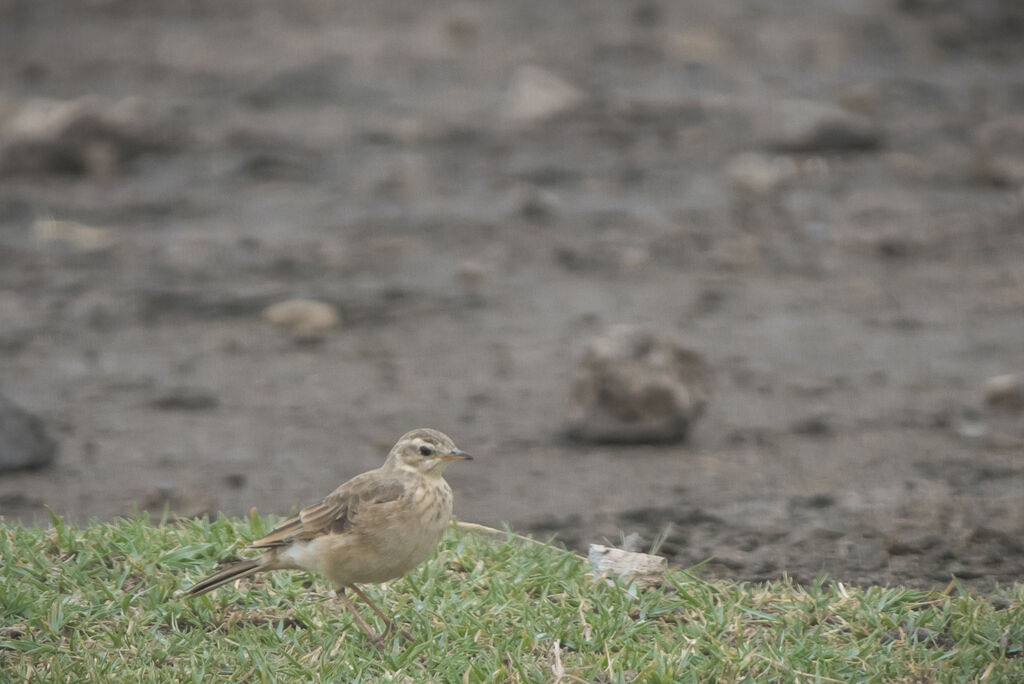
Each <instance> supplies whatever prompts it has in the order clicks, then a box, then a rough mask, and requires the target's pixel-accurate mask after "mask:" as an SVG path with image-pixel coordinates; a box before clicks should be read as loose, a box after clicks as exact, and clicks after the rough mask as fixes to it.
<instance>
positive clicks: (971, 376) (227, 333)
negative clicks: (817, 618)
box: [0, 0, 1024, 590]
mask: <svg viewBox="0 0 1024 684" xmlns="http://www.w3.org/2000/svg"><path fill="white" fill-rule="evenodd" d="M776 4H777V5H779V7H775V5H776ZM783 8H784V9H783ZM1022 57H1024V19H1022V17H1021V11H1020V10H1019V9H1017V7H1016V5H1015V3H1014V2H1012V1H1011V2H999V1H998V0H992V1H990V2H987V1H986V2H973V3H971V2H962V3H961V2H953V1H945V0H917V1H915V2H909V1H906V0H904V1H903V2H889V1H888V0H885V1H883V0H863V1H860V2H842V3H838V2H824V1H819V2H811V1H810V0H802V1H801V0H798V1H796V2H788V3H750V2H743V1H741V0H702V1H699V2H690V3H671V2H660V3H659V2H653V1H651V2H621V1H620V0H600V1H598V2H594V1H593V0H588V1H587V2H568V3H549V2H541V1H528V0H524V1H514V2H502V3H497V2H495V3H478V2H468V1H466V2H433V3H421V2H388V3H380V2H326V1H324V0H293V1H290V2H287V3H270V2H255V1H254V2H238V1H230V0H190V1H188V2H184V1H183V2H176V3H168V2H145V1H143V0H94V1H92V2H85V3H83V2H70V1H69V2H50V3H36V2H24V1H19V0H0V149H3V150H6V152H5V156H4V157H2V159H3V160H4V161H2V162H0V172H2V173H3V174H4V175H3V177H2V178H0V295H2V298H0V299H2V302H0V303H2V304H3V306H2V307H0V312H2V316H0V318H2V320H0V323H2V326H0V327H2V330H0V381H2V387H0V390H2V391H3V393H4V394H6V395H7V396H9V397H11V398H13V399H15V400H16V401H18V402H19V403H20V404H22V405H24V406H26V407H27V408H30V409H31V410H32V411H34V412H35V413H37V414H39V415H41V416H42V417H43V418H44V419H45V420H46V421H47V422H48V423H49V424H50V425H51V427H52V429H53V430H54V432H55V434H56V436H57V437H58V438H59V441H60V443H61V456H60V458H59V460H58V461H57V462H56V463H55V464H54V465H53V466H51V467H49V468H48V469H45V470H41V471H34V472H22V473H14V474H6V475H3V476H0V514H2V515H3V516H4V517H5V518H6V519H7V520H8V521H15V520H20V521H24V522H32V521H38V522H45V521H46V517H45V516H46V514H45V508H44V507H45V506H49V507H50V508H51V509H53V510H54V511H55V512H57V513H59V514H64V515H67V516H69V517H71V518H73V519H75V520H78V521H85V520H87V519H89V518H92V517H96V518H100V519H110V518H112V517H114V516H116V515H119V514H123V513H127V512H130V511H131V510H132V509H133V507H136V506H144V507H148V508H150V509H159V508H160V507H161V506H162V505H163V502H165V501H167V502H170V504H171V506H172V508H173V509H175V510H177V511H178V512H180V513H183V514H189V513H201V512H204V511H224V512H226V513H229V514H242V513H245V512H246V511H248V510H249V508H250V507H251V506H256V507H258V509H259V510H260V511H261V512H263V513H279V514H285V513H288V512H289V511H291V510H293V509H294V507H295V506H296V505H297V504H302V503H309V502H311V500H313V499H315V498H316V497H317V496H320V495H322V494H324V493H326V492H327V491H329V490H330V489H331V488H332V487H333V486H334V485H335V484H336V483H338V482H341V481H342V480H344V479H346V478H348V477H350V476H352V475H355V474H356V473H358V472H361V471H363V470H366V469H368V468H371V467H373V466H375V465H377V464H378V463H379V461H380V459H381V458H382V454H383V453H384V451H385V450H386V449H387V448H388V446H390V444H391V443H392V442H393V441H394V439H395V438H397V436H398V435H400V434H401V433H402V432H404V431H405V430H406V429H409V428H411V427H416V426H432V427H437V428H440V429H443V430H444V431H446V432H448V433H450V434H451V435H453V436H454V437H455V438H456V439H457V441H458V443H459V444H460V445H461V446H463V448H465V449H467V450H470V451H472V452H473V453H474V454H476V455H477V457H478V458H477V460H476V461H474V462H472V463H469V464H459V465H457V466H456V467H455V468H453V469H452V470H451V471H450V481H451V483H452V485H453V487H454V489H455V491H456V510H457V513H458V515H459V516H460V517H461V518H463V519H466V520H472V521H476V522H480V523H485V524H491V525H498V524H501V523H503V522H507V523H508V524H510V525H511V526H512V527H513V528H514V529H517V530H521V531H525V532H532V533H534V534H538V535H541V536H547V535H551V534H556V533H557V535H558V536H559V537H560V538H561V539H562V540H564V541H565V542H566V543H568V544H570V545H573V546H580V547H585V546H586V544H588V543H589V542H600V541H602V540H611V541H612V542H615V541H617V540H618V539H619V537H620V535H621V534H622V533H628V532H632V531H640V532H642V533H643V534H645V535H646V537H647V539H648V540H650V539H652V538H653V537H655V536H656V535H657V534H659V533H660V532H665V533H666V534H667V537H666V540H665V543H664V546H663V550H664V552H666V553H668V554H669V555H671V556H672V557H673V559H674V560H675V561H677V562H679V563H682V564H685V565H688V564H693V563H697V562H700V561H702V560H705V559H708V558H713V560H712V561H711V562H710V563H709V564H708V565H707V566H705V569H704V570H703V572H707V573H710V574H713V575H719V576H727V577H733V578H743V579H762V578H770V577H779V576H781V575H783V574H788V575H789V576H791V577H794V578H797V579H798V580H811V579H813V578H814V577H815V576H816V575H818V574H819V573H828V574H829V575H830V576H832V577H834V578H836V579H838V580H842V581H847V582H853V583H876V582H877V583H884V584H891V583H908V584H912V585H921V586H938V587H941V586H944V585H945V584H946V583H947V582H948V581H949V578H950V576H951V575H952V574H955V575H956V576H958V577H960V578H962V579H963V580H964V581H965V582H966V583H967V584H968V585H970V586H972V587H974V588H977V589H979V590H988V589H991V588H992V587H994V586H997V585H1005V584H1007V583H1011V582H1015V581H1018V580H1019V579H1020V578H1021V576H1022V574H1024V419H1022V414H1021V412H1020V411H1019V410H1017V409H1014V408H1013V407H1012V406H1011V407H1009V408H993V407H989V406H986V405H985V404H984V403H983V402H982V399H981V389H980V388H981V386H982V383H983V382H984V380H985V379H986V378H988V377H990V376H993V375H997V374H1002V373H1009V372H1019V371H1021V370H1022V369H1024V193H1022V188H1024V140H1022V138H1024V120H1022V119H1021V118H1020V117H1021V115H1020V112H1021V111H1024V60H1022V59H1021V58H1022ZM527 66H532V67H537V68H539V69H542V70H544V72H547V73H548V74H554V75H555V76H557V78H559V79H562V80H564V81H565V82H566V83H567V84H568V86H571V87H560V86H551V87H549V88H548V90H547V91H545V92H547V93H548V96H549V97H550V100H549V101H548V102H547V104H548V105H549V106H550V107H549V109H548V110H547V111H543V110H536V109H534V110H531V109H530V107H529V106H528V105H530V104H531V103H532V104H534V105H535V104H536V99H534V100H525V99H523V97H524V96H523V91H524V88H525V89H526V90H527V91H528V86H529V85H530V84H531V83H533V84H534V85H535V86H536V84H537V76H536V72H531V71H525V72H524V71H522V70H521V69H522V67H527ZM544 78H547V77H541V81H543V79H544ZM517 79H518V80H517ZM531 79H532V80H531ZM516 83H518V84H519V85H515V84H516ZM524 83H525V85H523V84H524ZM540 85H541V86H543V83H541V84H540ZM536 87H540V86H536ZM83 96H91V98H92V99H90V100H88V101H86V103H85V104H84V105H83V106H84V107H85V108H86V109H87V110H89V111H91V112H92V114H90V115H89V116H84V117H80V119H78V120H76V121H79V124H80V125H77V127H74V128H73V130H71V131H65V132H64V134H63V135H64V136H65V137H64V138H61V139H60V140H57V141H56V142H55V143H54V141H49V142H48V141H46V140H45V139H44V140H42V141H40V140H39V139H32V138H31V137H30V138H29V139H27V142H26V139H24V138H19V137H18V135H19V133H18V129H17V127H16V126H15V125H14V123H12V122H15V121H16V120H17V117H18V114H19V112H21V113H22V114H24V112H25V111H28V110H26V109H25V108H30V107H40V106H41V105H40V104H39V98H47V99H54V100H60V101H70V100H74V99H76V98H80V97H83ZM125 98H135V99H134V100H131V101H129V102H124V101H123V100H124V99H125ZM822 107H824V109H822ZM96 112H99V113H98V114H97V113H96ZM808 120H810V121H811V123H810V124H808V123H807V121H808ZM30 121H38V119H36V118H31V117H30ZM815 121H817V123H814V122H815ZM801 127H803V128H801ZM44 134H45V131H44ZM50 143H53V144H56V145H57V146H56V147H53V145H52V144H50ZM47 145H50V146H49V147H48V146H47ZM51 219H52V220H51ZM64 222H66V223H64ZM88 227H93V228H97V229H99V230H96V231H90V230H89V229H88ZM290 297H311V298H316V299H320V300H323V301H326V302H329V303H331V304H333V305H335V306H336V307H337V309H338V310H339V312H340V315H341V319H342V324H341V326H340V327H339V328H338V329H336V330H333V331H331V332H329V333H328V334H327V335H326V336H325V337H324V338H323V339H322V340H321V341H319V342H317V341H315V340H314V341H305V342H302V343H299V342H295V341H293V340H292V339H291V338H289V337H288V335H287V334H286V333H283V332H282V331H280V330H279V329H276V328H273V327H272V326H270V325H269V324H268V323H266V322H264V321H263V320H262V319H261V316H260V312H261V311H262V309H263V308H264V307H266V306H267V305H269V304H272V303H274V302H277V301H280V300H282V299H286V298H290ZM623 322H624V323H641V324H645V325H650V326H653V327H655V328H659V329H663V330H666V331H669V332H673V333H676V334H682V335H684V336H685V337H686V338H688V339H689V340H690V341H691V343H692V344H693V346H694V347H695V348H696V349H699V350H701V351H702V352H703V353H704V354H705V356H706V358H707V360H708V362H709V363H710V364H711V366H712V367H713V368H714V369H715V387H714V394H713V396H712V398H711V401H710V406H709V410H708V414H707V415H706V416H705V417H704V418H703V419H702V420H701V422H700V423H699V424H698V425H697V426H696V430H695V433H694V434H693V435H692V436H691V439H690V441H689V442H688V443H686V444H683V445H676V446H671V445H670V446H665V445H660V446H636V447H622V446H599V445H595V446H581V445H573V444H569V443H565V442H564V441H562V439H561V435H562V434H563V432H562V431H563V428H564V427H565V418H566V412H567V402H568V398H569V390H570V380H571V377H572V372H573V364H574V360H575V359H576V358H577V357H578V354H579V352H580V350H581V349H582V348H583V346H584V345H585V343H586V342H587V341H588V340H589V339H590V338H591V337H592V336H594V335H596V334H599V333H600V332H601V331H603V330H604V329H605V328H606V326H608V325H610V324H614V323H623Z"/></svg>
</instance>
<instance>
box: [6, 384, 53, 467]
mask: <svg viewBox="0 0 1024 684" xmlns="http://www.w3.org/2000/svg"><path fill="white" fill-rule="evenodd" d="M56 457H57V442H56V440H54V439H53V437H51V436H50V434H49V431H48V430H47V429H46V425H45V424H44V423H43V421H42V420H41V419H40V418H39V417H38V416H35V415H33V414H31V413H29V412H28V411H26V410H25V409H23V408H21V407H20V406H18V405H17V404H15V403H14V402H13V401H11V400H10V399H8V398H7V397H5V396H3V395H2V394H0V473H3V472H6V471H11V470H23V469H26V468H41V467H43V466H45V465H49V464H50V463H52V462H53V459H55V458H56Z"/></svg>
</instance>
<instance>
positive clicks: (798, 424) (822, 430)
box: [789, 412, 834, 437]
mask: <svg viewBox="0 0 1024 684" xmlns="http://www.w3.org/2000/svg"><path fill="white" fill-rule="evenodd" d="M789 430H790V432H792V433H794V434H797V435H807V436H808V437H827V436H828V435H831V434H832V433H833V432H834V429H833V427H832V418H831V416H830V415H829V414H828V413H825V412H815V413H811V414H810V415H807V416H804V417H803V418H798V419H797V420H795V421H793V423H792V424H791V425H790V426H789Z"/></svg>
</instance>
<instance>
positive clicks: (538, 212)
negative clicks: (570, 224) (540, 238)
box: [502, 184, 562, 223]
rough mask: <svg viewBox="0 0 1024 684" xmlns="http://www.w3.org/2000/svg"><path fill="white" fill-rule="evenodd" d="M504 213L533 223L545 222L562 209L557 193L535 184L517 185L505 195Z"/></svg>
mask: <svg viewBox="0 0 1024 684" xmlns="http://www.w3.org/2000/svg"><path fill="white" fill-rule="evenodd" d="M502 204H503V205H504V207H505V209H504V213H506V214H508V215H509V216H514V217H518V218H522V219H524V220H526V221H530V222H531V223H545V222H547V221H549V220H550V219H551V218H552V217H553V216H554V215H556V214H557V213H558V212H559V211H561V209H562V201H561V199H560V198H559V197H558V195H557V194H555V193H554V192H552V191H550V190H546V189H544V188H539V187H537V186H536V185H533V184H523V185H517V186H515V187H514V188H512V189H511V190H510V191H509V192H508V193H507V194H506V196H505V198H504V200H503V202H502Z"/></svg>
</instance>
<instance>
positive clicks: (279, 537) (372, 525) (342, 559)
mask: <svg viewBox="0 0 1024 684" xmlns="http://www.w3.org/2000/svg"><path fill="white" fill-rule="evenodd" d="M472 459H473V457H472V456H470V455H469V454H468V453H466V452H465V451H462V450H461V449H459V448H458V447H456V446H455V442H453V441H452V439H451V437H449V436H448V435H446V434H444V433H443V432H440V431H438V430H432V429H429V428H417V429H415V430H411V431H409V432H407V433H406V434H405V435H403V436H402V438H401V439H399V440H398V442H397V443H396V444H395V446H394V447H393V448H392V449H391V452H390V453H389V454H388V456H387V459H385V461H384V464H383V465H382V466H381V467H379V468H376V469H374V470H370V471H368V472H365V473H363V474H361V475H357V476H355V477H353V478H352V479H351V480H349V481H348V482H345V483H344V484H342V485H341V486H339V487H338V488H337V489H335V490H334V491H333V492H331V493H330V494H328V495H327V496H325V497H324V498H323V499H321V500H320V501H319V502H318V503H315V504H313V505H312V506H308V507H306V508H303V509H302V510H301V511H300V512H299V514H298V515H296V516H294V517H291V518H288V519H287V520H285V521H284V522H282V523H281V524H280V525H278V526H277V527H276V528H275V529H274V530H273V531H272V532H271V533H270V534H268V535H266V536H264V537H261V538H260V539H257V540H256V541H254V542H252V543H251V544H249V546H248V548H249V549H251V550H254V551H262V554H261V555H259V556H256V557H254V558H248V559H245V560H241V561H238V562H235V563H233V564H231V565H229V566H227V567H225V568H223V569H222V570H220V571H218V572H215V573H214V574H212V575H210V576H209V577H207V578H206V579H204V580H202V581H200V582H198V583H196V584H195V585H193V586H192V587H191V588H190V589H188V590H187V591H186V592H185V598H189V599H191V598H195V597H197V596H202V595H203V594H206V593H207V592H210V591H213V590H214V589H216V588H218V587H221V586H223V585H225V584H228V583H230V582H234V581H235V580H237V579H241V578H243V577H248V576H249V575H253V574H255V573H258V572H268V571H272V570H307V571H311V572H314V573H317V574H319V575H322V576H324V577H326V578H327V579H328V580H329V581H330V582H331V583H332V584H333V586H334V590H335V595H336V596H337V597H338V599H340V600H341V602H342V603H343V605H344V607H345V609H346V610H348V611H349V612H350V613H352V616H353V618H354V620H355V621H356V623H357V624H358V625H359V627H360V628H361V629H362V630H363V632H365V633H366V635H367V637H369V639H370V641H371V642H372V643H373V644H374V645H376V646H378V647H381V646H382V644H383V639H382V637H381V636H380V635H378V634H376V633H375V632H374V630H373V629H371V628H370V626H369V625H368V624H367V623H366V621H365V620H364V619H363V617H362V616H361V615H360V614H359V610H358V609H357V608H356V606H355V605H354V604H353V603H352V601H351V600H350V599H349V598H348V597H347V596H346V595H345V591H346V589H351V590H352V591H353V592H355V593H356V594H357V595H358V596H359V597H360V598H361V599H362V600H363V601H365V602H366V603H367V604H368V605H369V606H370V608H371V609H372V610H373V612H374V613H375V614H376V615H377V617H379V618H380V619H381V620H382V621H383V622H384V624H385V626H386V628H387V632H390V631H391V630H392V629H393V628H394V625H393V623H392V622H391V620H389V619H388V618H387V616H385V615H384V613H383V612H382V611H381V610H380V609H379V608H378V607H377V606H376V604H374V602H373V601H371V600H370V597H369V596H367V595H366V594H365V593H364V592H363V591H362V590H361V589H360V588H359V587H357V586H356V585H357V584H378V583H380V582H387V581H389V580H392V579H396V578H399V577H402V576H404V575H405V574H406V573H408V572H409V571H410V570H412V569H413V568H415V567H416V566H417V565H419V564H420V563H422V562H423V561H425V560H426V559H427V558H428V557H429V556H430V555H431V554H432V553H433V552H434V549H435V548H436V547H437V544H438V543H439V542H440V541H441V537H442V536H443V535H444V531H445V529H446V528H447V527H448V523H449V521H450V519H451V515H452V489H451V487H450V486H449V485H448V482H446V481H445V479H444V477H443V476H442V473H443V472H444V470H445V468H447V467H448V466H449V465H451V464H452V463H453V462H455V461H469V460H472ZM387 632H386V633H387ZM402 634H403V636H404V637H406V638H407V639H411V637H410V636H409V635H408V634H406V633H404V632H402Z"/></svg>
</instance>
